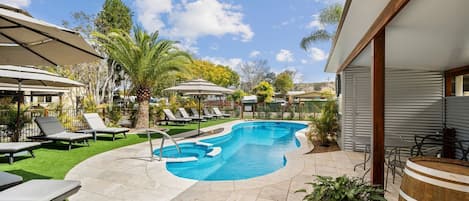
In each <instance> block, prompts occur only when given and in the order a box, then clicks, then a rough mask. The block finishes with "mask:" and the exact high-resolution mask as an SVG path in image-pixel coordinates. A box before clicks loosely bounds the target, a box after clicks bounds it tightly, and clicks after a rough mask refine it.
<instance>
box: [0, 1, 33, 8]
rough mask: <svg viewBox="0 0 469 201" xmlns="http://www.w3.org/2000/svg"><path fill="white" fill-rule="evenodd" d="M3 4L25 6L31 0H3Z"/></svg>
mask: <svg viewBox="0 0 469 201" xmlns="http://www.w3.org/2000/svg"><path fill="white" fill-rule="evenodd" d="M0 3H2V4H6V5H9V6H12V7H15V8H25V7H28V6H29V4H31V0H1V2H0Z"/></svg>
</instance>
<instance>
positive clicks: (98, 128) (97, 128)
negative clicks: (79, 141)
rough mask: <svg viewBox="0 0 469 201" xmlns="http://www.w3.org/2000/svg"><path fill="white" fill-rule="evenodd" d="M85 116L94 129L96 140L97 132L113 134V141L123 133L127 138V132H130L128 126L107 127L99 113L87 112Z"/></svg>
mask: <svg viewBox="0 0 469 201" xmlns="http://www.w3.org/2000/svg"><path fill="white" fill-rule="evenodd" d="M83 117H85V120H86V122H87V123H88V125H89V126H90V128H91V130H92V131H93V137H94V140H95V141H96V134H97V133H106V134H112V141H114V140H115V138H116V135H117V134H123V135H124V137H125V138H127V135H126V133H127V132H129V129H128V128H115V127H107V126H106V125H105V124H104V122H103V120H102V119H101V117H100V116H99V115H98V113H86V114H83Z"/></svg>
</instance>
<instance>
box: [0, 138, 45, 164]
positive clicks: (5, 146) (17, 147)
mask: <svg viewBox="0 0 469 201" xmlns="http://www.w3.org/2000/svg"><path fill="white" fill-rule="evenodd" d="M39 146H41V143H39V142H6V143H0V154H9V156H8V158H9V160H8V162H9V163H10V164H12V163H13V161H14V158H13V157H14V154H15V153H18V152H22V151H28V152H29V153H30V154H31V156H32V157H33V158H34V154H33V149H36V148H37V147H39Z"/></svg>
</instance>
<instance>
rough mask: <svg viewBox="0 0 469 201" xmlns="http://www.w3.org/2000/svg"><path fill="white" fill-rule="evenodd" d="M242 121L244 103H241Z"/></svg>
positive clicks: (242, 117)
mask: <svg viewBox="0 0 469 201" xmlns="http://www.w3.org/2000/svg"><path fill="white" fill-rule="evenodd" d="M240 112H241V119H244V103H241V110H240Z"/></svg>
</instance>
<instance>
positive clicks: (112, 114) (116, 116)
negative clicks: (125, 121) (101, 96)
mask: <svg viewBox="0 0 469 201" xmlns="http://www.w3.org/2000/svg"><path fill="white" fill-rule="evenodd" d="M106 118H107V119H109V125H108V126H110V127H118V126H119V121H120V120H121V118H122V112H121V108H120V107H116V106H112V105H110V106H108V107H107V113H106Z"/></svg>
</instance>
